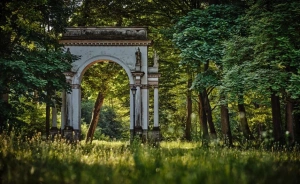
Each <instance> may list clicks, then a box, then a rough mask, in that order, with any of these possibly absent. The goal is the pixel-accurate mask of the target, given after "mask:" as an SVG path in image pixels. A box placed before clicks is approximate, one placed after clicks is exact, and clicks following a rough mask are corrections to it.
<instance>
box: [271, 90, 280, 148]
mask: <svg viewBox="0 0 300 184" xmlns="http://www.w3.org/2000/svg"><path fill="white" fill-rule="evenodd" d="M271 105H272V121H273V134H274V140H275V142H280V143H283V137H282V128H281V114H280V113H281V112H280V100H279V96H277V95H276V94H275V93H272V95H271Z"/></svg>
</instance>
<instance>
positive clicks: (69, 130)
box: [63, 126, 74, 142]
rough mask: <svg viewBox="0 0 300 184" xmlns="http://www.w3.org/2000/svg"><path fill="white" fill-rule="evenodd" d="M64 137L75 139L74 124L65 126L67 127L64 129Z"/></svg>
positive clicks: (69, 139)
mask: <svg viewBox="0 0 300 184" xmlns="http://www.w3.org/2000/svg"><path fill="white" fill-rule="evenodd" d="M63 137H64V138H65V139H66V140H68V141H70V142H72V141H73V140H74V138H73V127H72V126H65V129H64V130H63Z"/></svg>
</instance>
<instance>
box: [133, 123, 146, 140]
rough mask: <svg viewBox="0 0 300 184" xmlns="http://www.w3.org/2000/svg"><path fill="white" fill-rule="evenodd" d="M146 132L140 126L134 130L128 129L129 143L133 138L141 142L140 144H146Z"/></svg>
mask: <svg viewBox="0 0 300 184" xmlns="http://www.w3.org/2000/svg"><path fill="white" fill-rule="evenodd" d="M147 132H148V130H143V129H142V127H141V126H138V127H135V129H134V130H133V129H130V143H132V142H133V140H134V138H138V139H140V140H142V142H146V140H147Z"/></svg>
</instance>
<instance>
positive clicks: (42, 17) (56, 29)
mask: <svg viewBox="0 0 300 184" xmlns="http://www.w3.org/2000/svg"><path fill="white" fill-rule="evenodd" d="M69 2H70V4H67V3H66V2H65V1H62V0H61V1H52V0H49V1H32V2H30V3H29V2H27V1H26V2H25V1H1V7H0V9H1V10H0V16H1V19H0V25H1V28H0V34H1V35H2V36H3V37H4V39H3V40H1V43H0V46H1V48H5V49H1V51H0V66H1V69H0V75H1V76H0V84H1V85H0V86H1V87H0V94H1V96H2V98H1V102H0V103H1V107H3V109H6V110H4V111H1V114H0V126H1V129H3V127H5V125H6V123H8V122H9V123H10V124H11V125H12V123H14V121H16V120H15V116H14V111H16V110H17V108H16V106H17V104H18V105H22V104H21V101H20V100H19V97H20V96H24V97H26V98H27V99H28V100H30V99H34V100H38V101H40V102H46V104H48V105H51V103H52V101H50V99H51V98H57V97H56V96H55V93H54V91H59V90H61V89H68V88H69V87H68V85H67V84H66V82H65V78H64V75H63V73H62V72H64V71H67V70H69V69H70V67H71V65H70V62H71V61H72V58H73V57H70V56H69V55H68V54H66V53H64V52H63V50H62V49H60V48H59V45H58V35H59V33H62V32H63V30H64V27H65V26H66V25H67V21H68V17H69V16H70V13H71V10H72V2H73V1H69ZM34 93H36V94H38V95H33V94H34ZM36 97H38V99H35V98H36ZM9 98H10V101H14V104H13V103H10V102H9ZM16 102H18V103H17V104H16ZM15 113H16V112H15ZM47 118H48V117H47ZM47 118H46V121H48V120H47ZM47 132H48V130H47Z"/></svg>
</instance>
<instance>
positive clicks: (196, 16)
mask: <svg viewBox="0 0 300 184" xmlns="http://www.w3.org/2000/svg"><path fill="white" fill-rule="evenodd" d="M241 11H242V9H241V8H240V7H238V6H234V5H210V6H208V7H207V8H205V9H203V10H194V11H192V12H190V13H188V15H187V16H184V17H182V18H181V19H180V20H179V21H178V22H177V23H176V25H175V27H174V30H175V34H174V35H173V41H174V43H175V44H176V46H177V47H178V48H179V49H180V50H181V54H180V56H181V57H182V63H183V64H187V65H188V66H190V67H192V68H194V70H195V71H200V73H198V75H197V77H196V79H195V81H194V85H193V86H194V88H195V89H197V91H198V92H199V93H200V94H201V93H202V95H201V96H200V97H202V98H203V99H202V100H201V101H205V104H204V106H206V110H205V113H206V116H207V117H209V114H211V112H210V108H209V98H208V96H207V91H208V89H209V88H214V87H216V86H218V85H219V84H220V80H219V79H220V75H221V74H222V61H221V60H222V53H223V49H224V46H223V45H222V43H223V42H224V41H225V40H226V39H228V38H230V36H231V33H232V32H236V31H237V29H238V28H237V26H236V24H235V21H236V19H237V18H238V16H239V15H240V14H241ZM211 62H213V66H214V67H215V69H218V70H215V69H214V68H213V67H211V68H210V63H211ZM199 68H200V69H201V70H199ZM210 90H211V89H210ZM210 90H209V91H210ZM220 94H221V99H224V98H225V96H224V95H222V94H223V93H220ZM220 105H221V109H222V110H221V111H222V113H221V119H222V121H221V122H222V123H225V124H226V125H223V126H222V127H227V128H226V129H224V131H223V133H224V134H225V136H226V137H228V138H229V139H230V138H231V135H230V130H228V129H229V127H230V126H229V121H228V117H227V116H228V113H225V112H227V111H228V109H227V105H226V104H220ZM204 108H205V107H204ZM202 117H203V116H202ZM202 122H204V121H203V120H202ZM204 123H206V122H204ZM203 127H205V126H203ZM212 130H213V129H212ZM211 133H213V131H211ZM231 142H232V141H231V140H229V143H231Z"/></svg>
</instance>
